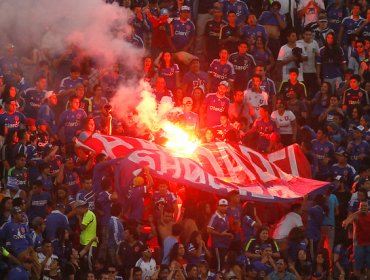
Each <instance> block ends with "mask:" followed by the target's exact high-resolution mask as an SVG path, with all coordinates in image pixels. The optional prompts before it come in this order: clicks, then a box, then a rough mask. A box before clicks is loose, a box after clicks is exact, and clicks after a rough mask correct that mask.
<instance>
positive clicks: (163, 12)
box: [159, 8, 170, 16]
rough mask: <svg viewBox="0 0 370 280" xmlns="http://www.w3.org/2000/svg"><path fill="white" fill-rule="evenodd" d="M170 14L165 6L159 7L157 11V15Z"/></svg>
mask: <svg viewBox="0 0 370 280" xmlns="http://www.w3.org/2000/svg"><path fill="white" fill-rule="evenodd" d="M169 14H170V12H169V11H168V9H166V8H162V9H160V11H159V15H160V16H168V15H169Z"/></svg>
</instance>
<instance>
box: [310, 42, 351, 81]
mask: <svg viewBox="0 0 370 280" xmlns="http://www.w3.org/2000/svg"><path fill="white" fill-rule="evenodd" d="M339 48H340V52H341V54H340V55H341V57H340V59H339V60H338V61H334V60H333V59H332V58H329V59H328V60H327V61H326V57H325V56H326V55H325V49H326V47H325V46H324V47H321V48H320V55H319V56H318V57H317V61H316V63H317V64H321V68H322V69H321V75H322V77H323V78H324V79H334V78H338V77H342V69H341V65H342V64H343V63H347V61H346V58H345V56H344V52H343V49H342V48H341V47H339Z"/></svg>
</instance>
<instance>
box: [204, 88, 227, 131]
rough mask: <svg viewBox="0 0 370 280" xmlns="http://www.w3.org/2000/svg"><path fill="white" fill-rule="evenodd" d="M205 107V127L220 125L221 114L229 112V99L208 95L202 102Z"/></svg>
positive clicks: (213, 94)
mask: <svg viewBox="0 0 370 280" xmlns="http://www.w3.org/2000/svg"><path fill="white" fill-rule="evenodd" d="M204 103H205V106H206V114H205V116H206V126H207V127H213V126H216V125H219V124H220V117H221V114H222V113H227V112H228V110H229V105H230V99H229V98H227V97H221V98H220V97H218V96H217V94H216V93H210V94H208V95H207V96H206V98H205V100H204Z"/></svg>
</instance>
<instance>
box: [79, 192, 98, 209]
mask: <svg viewBox="0 0 370 280" xmlns="http://www.w3.org/2000/svg"><path fill="white" fill-rule="evenodd" d="M76 200H83V201H86V202H87V203H88V204H89V206H88V208H89V210H90V211H94V209H95V192H94V190H90V191H87V190H84V189H82V190H80V191H79V192H78V193H77V194H76Z"/></svg>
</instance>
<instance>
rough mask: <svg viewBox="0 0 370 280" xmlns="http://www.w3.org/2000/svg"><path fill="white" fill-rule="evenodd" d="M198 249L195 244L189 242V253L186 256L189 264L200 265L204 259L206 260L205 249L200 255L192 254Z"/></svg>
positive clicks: (187, 251) (187, 249)
mask: <svg viewBox="0 0 370 280" xmlns="http://www.w3.org/2000/svg"><path fill="white" fill-rule="evenodd" d="M196 250H197V248H196V247H195V245H194V244H193V243H191V242H189V243H188V244H187V246H186V253H187V254H186V258H187V260H188V263H189V264H195V265H198V264H200V263H201V262H202V261H205V260H206V254H205V252H204V250H202V251H201V253H200V255H199V256H194V255H192V254H191V252H194V251H196Z"/></svg>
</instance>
